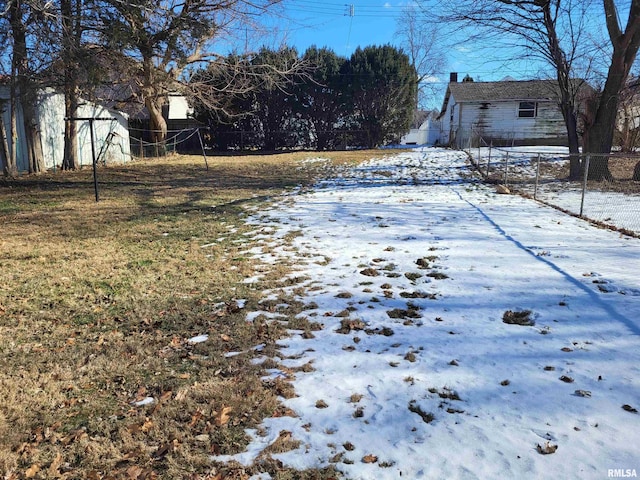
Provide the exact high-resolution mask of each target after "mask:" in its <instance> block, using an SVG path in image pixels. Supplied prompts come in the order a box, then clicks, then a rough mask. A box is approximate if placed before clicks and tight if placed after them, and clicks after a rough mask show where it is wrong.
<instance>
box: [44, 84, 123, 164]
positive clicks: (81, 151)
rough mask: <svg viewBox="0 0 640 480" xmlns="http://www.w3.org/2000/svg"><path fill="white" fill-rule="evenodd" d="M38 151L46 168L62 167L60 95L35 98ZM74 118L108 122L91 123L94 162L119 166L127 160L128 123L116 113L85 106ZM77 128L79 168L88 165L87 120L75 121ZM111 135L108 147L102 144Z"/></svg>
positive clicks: (62, 112) (89, 141)
mask: <svg viewBox="0 0 640 480" xmlns="http://www.w3.org/2000/svg"><path fill="white" fill-rule="evenodd" d="M38 113H39V120H40V135H41V140H42V150H43V154H44V158H45V166H46V167H47V168H57V167H60V166H61V165H62V160H63V156H64V95H62V94H59V93H55V92H53V91H51V90H50V91H45V92H43V93H41V94H40V96H39V106H38ZM77 117H82V118H108V119H109V120H95V121H94V122H93V127H94V138H95V152H96V157H98V156H99V155H101V152H102V155H101V156H100V158H98V160H99V161H100V162H101V163H102V162H106V163H107V164H109V163H123V162H126V161H127V160H130V159H131V151H130V145H129V130H128V120H127V117H126V116H125V115H123V114H122V113H120V112H116V111H113V110H109V109H107V108H105V107H102V106H100V105H96V104H92V103H89V102H85V103H84V104H82V105H81V106H80V107H79V108H78V112H77ZM76 125H77V128H78V161H79V162H80V165H91V164H92V163H93V156H92V153H91V135H90V128H89V121H88V120H77V121H76ZM111 132H114V133H115V135H113V136H112V137H111V138H110V139H109V140H110V144H109V145H108V147H107V146H106V145H105V142H106V140H107V138H108V136H109V134H110V133H111Z"/></svg>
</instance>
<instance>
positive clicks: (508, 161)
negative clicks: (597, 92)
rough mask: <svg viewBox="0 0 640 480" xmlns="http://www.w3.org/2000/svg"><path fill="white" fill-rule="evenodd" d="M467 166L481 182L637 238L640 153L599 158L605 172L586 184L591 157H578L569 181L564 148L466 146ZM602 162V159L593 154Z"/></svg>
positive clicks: (566, 153)
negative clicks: (470, 164) (470, 165)
mask: <svg viewBox="0 0 640 480" xmlns="http://www.w3.org/2000/svg"><path fill="white" fill-rule="evenodd" d="M467 153H469V156H470V158H471V159H472V162H473V163H474V165H475V166H476V168H477V169H478V171H479V172H480V173H481V174H482V175H483V177H484V178H485V180H486V181H488V182H490V183H495V184H503V185H505V186H507V187H508V188H509V189H510V190H512V191H514V192H516V193H520V194H523V195H526V196H531V197H533V198H534V199H535V200H538V201H540V202H542V203H545V204H548V205H550V206H553V207H555V208H558V209H560V210H562V211H565V212H567V213H569V214H571V215H575V216H578V217H580V218H584V219H587V220H590V221H592V222H595V223H597V224H600V225H602V226H605V227H608V228H613V229H616V230H619V231H621V232H623V233H626V234H629V235H633V236H636V237H640V155H639V154H622V153H615V154H610V155H606V156H604V157H605V159H606V164H607V166H608V170H609V172H610V174H611V175H610V178H609V179H608V180H605V181H598V182H596V181H591V180H589V179H588V172H589V169H590V168H593V163H592V156H590V155H580V157H579V158H578V159H576V161H579V162H580V166H581V171H582V174H581V175H580V177H579V178H577V179H575V180H573V179H569V162H570V156H569V152H568V149H567V148H566V147H511V148H505V147H498V148H496V147H492V146H491V145H487V146H481V147H474V148H469V149H468V151H467ZM598 156H599V157H600V160H602V157H603V155H598Z"/></svg>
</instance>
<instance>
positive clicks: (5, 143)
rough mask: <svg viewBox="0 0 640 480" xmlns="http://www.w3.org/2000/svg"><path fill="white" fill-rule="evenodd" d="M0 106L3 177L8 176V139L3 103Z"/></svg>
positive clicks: (0, 143) (0, 162)
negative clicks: (0, 106)
mask: <svg viewBox="0 0 640 480" xmlns="http://www.w3.org/2000/svg"><path fill="white" fill-rule="evenodd" d="M1 105H2V108H1V111H0V147H1V150H0V151H1V152H2V158H0V165H1V166H2V173H3V174H4V176H5V177H8V176H9V168H8V167H9V158H10V155H11V154H10V153H9V152H10V151H9V141H8V139H7V129H6V127H5V124H4V103H2V104H1Z"/></svg>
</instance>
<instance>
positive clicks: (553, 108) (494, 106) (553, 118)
mask: <svg viewBox="0 0 640 480" xmlns="http://www.w3.org/2000/svg"><path fill="white" fill-rule="evenodd" d="M519 104H520V102H519V101H516V102H486V103H482V102H473V103H465V104H462V105H459V108H460V114H459V124H458V125H459V126H458V129H457V130H458V131H457V132H456V138H457V143H458V145H459V146H462V147H465V146H466V145H467V143H468V140H469V138H472V141H473V142H475V141H477V139H478V138H479V137H482V138H483V139H484V140H485V141H486V142H487V143H488V142H490V141H492V140H493V141H494V142H495V143H502V144H505V143H509V142H516V143H520V144H522V143H525V144H535V143H540V142H544V141H545V140H548V141H549V143H557V142H560V141H561V140H562V139H563V138H565V137H566V129H565V125H564V121H563V119H562V115H561V114H560V111H559V109H558V107H557V105H556V104H555V103H553V102H548V103H546V102H538V110H537V116H536V117H533V118H521V117H518V107H519Z"/></svg>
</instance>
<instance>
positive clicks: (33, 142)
mask: <svg viewBox="0 0 640 480" xmlns="http://www.w3.org/2000/svg"><path fill="white" fill-rule="evenodd" d="M23 16H24V11H23V8H22V4H21V2H20V1H19V0H16V1H14V2H12V4H11V6H10V8H9V22H10V24H11V36H12V39H13V58H12V65H13V66H12V70H13V72H14V73H15V78H16V86H17V92H16V93H19V94H20V104H21V106H22V122H23V125H24V133H25V136H26V138H25V143H26V145H27V151H26V152H25V153H26V156H27V159H28V164H29V173H39V172H41V171H42V170H44V158H43V156H42V143H41V141H40V132H39V131H38V128H37V124H38V122H37V117H36V116H37V110H36V102H37V93H36V89H37V86H36V85H35V84H34V83H33V81H32V80H31V72H30V71H29V56H28V55H29V54H28V50H27V27H26V25H25V23H24V20H23Z"/></svg>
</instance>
